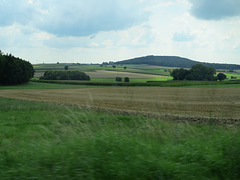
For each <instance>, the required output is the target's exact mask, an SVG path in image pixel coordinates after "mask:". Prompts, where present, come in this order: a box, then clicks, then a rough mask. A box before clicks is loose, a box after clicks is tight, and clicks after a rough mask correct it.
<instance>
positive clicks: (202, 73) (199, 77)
mask: <svg viewBox="0 0 240 180" xmlns="http://www.w3.org/2000/svg"><path fill="white" fill-rule="evenodd" d="M215 74H216V70H215V68H213V67H207V66H204V65H202V64H196V65H194V66H192V68H191V69H190V70H187V69H183V68H180V69H174V70H173V71H172V72H171V76H172V77H173V80H192V81H216V80H220V81H222V80H224V79H226V75H225V74H223V73H219V74H218V75H217V76H214V75H215Z"/></svg>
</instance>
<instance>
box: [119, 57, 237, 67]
mask: <svg viewBox="0 0 240 180" xmlns="http://www.w3.org/2000/svg"><path fill="white" fill-rule="evenodd" d="M115 64H147V65H157V66H167V67H181V68H191V67H192V66H193V65H195V64H203V65H205V66H210V67H214V68H216V69H232V70H236V69H240V65H237V64H215V63H203V62H199V61H193V60H190V59H187V58H182V57H178V56H144V57H138V58H133V59H129V60H123V61H118V62H116V63H115Z"/></svg>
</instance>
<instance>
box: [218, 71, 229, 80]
mask: <svg viewBox="0 0 240 180" xmlns="http://www.w3.org/2000/svg"><path fill="white" fill-rule="evenodd" d="M217 78H218V80H219V81H222V80H224V79H226V78H227V76H226V75H225V74H223V73H218V75H217Z"/></svg>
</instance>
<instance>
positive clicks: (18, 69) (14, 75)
mask: <svg viewBox="0 0 240 180" xmlns="http://www.w3.org/2000/svg"><path fill="white" fill-rule="evenodd" d="M33 75H34V69H33V66H32V64H31V63H29V62H27V61H25V60H22V59H20V58H17V57H14V56H13V55H11V54H9V55H8V54H6V55H4V54H3V53H2V52H1V51H0V84H2V85H13V84H21V83H26V82H28V81H29V80H30V79H31V78H32V77H33Z"/></svg>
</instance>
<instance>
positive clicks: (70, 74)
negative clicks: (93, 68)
mask: <svg viewBox="0 0 240 180" xmlns="http://www.w3.org/2000/svg"><path fill="white" fill-rule="evenodd" d="M40 79H41V80H86V81H89V80H90V77H89V76H88V75H87V74H85V73H84V72H80V71H46V72H45V73H44V75H43V76H42V77H40Z"/></svg>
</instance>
